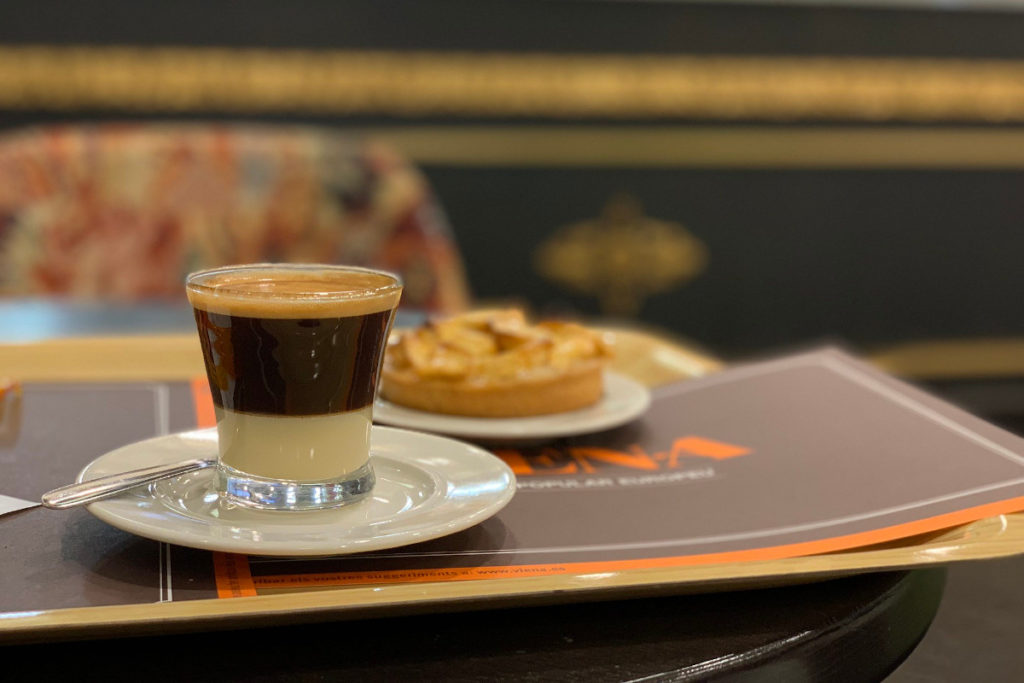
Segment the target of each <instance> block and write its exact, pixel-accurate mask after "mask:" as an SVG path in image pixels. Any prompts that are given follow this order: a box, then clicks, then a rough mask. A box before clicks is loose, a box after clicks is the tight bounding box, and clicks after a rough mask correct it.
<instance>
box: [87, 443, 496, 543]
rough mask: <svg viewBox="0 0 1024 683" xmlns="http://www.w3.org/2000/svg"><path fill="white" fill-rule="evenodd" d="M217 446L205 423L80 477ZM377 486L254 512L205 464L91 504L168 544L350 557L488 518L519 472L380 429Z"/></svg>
mask: <svg viewBox="0 0 1024 683" xmlns="http://www.w3.org/2000/svg"><path fill="white" fill-rule="evenodd" d="M216 452H217V431H216V430H215V429H203V430H197V431H192V432H182V433H180V434H172V435H169V436H160V437H156V438H153V439H147V440H146V441H139V442H137V443H133V444H130V445H127V446H123V447H121V448H118V449H117V450H114V451H111V452H109V453H107V454H106V455H102V456H100V457H99V458H97V459H96V460H94V461H92V462H91V463H90V464H89V465H88V466H87V467H86V468H85V469H84V470H82V472H81V474H79V475H78V480H79V481H84V480H86V479H91V478H94V477H98V476H102V475H105V474H115V473H118V472H123V471H126V470H130V469H135V468H139V467H146V466H150V465H157V464H160V463H165V462H173V461H175V460H184V459H187V458H193V457H201V458H206V457H212V456H213V455H215V454H216ZM371 454H372V458H373V467H374V471H375V472H376V474H377V484H376V486H375V487H374V489H373V493H372V495H371V497H369V498H366V499H364V500H362V501H359V502H358V503H353V504H351V505H347V506H343V507H340V508H334V509H331V510H315V511H303V512H293V511H264V510H252V509H249V508H244V507H240V506H237V505H234V504H232V503H229V502H227V501H225V500H224V499H223V497H221V496H220V495H218V494H217V492H216V490H215V489H214V472H213V471H212V470H199V471H196V472H190V473H188V474H185V475H181V476H179V477H174V478H171V479H165V480H163V481H160V482H156V483H154V484H150V485H149V486H146V487H139V488H136V489H133V490H131V491H129V492H127V493H124V494H122V495H120V496H118V497H116V498H108V499H107V500H102V501H98V502H96V503H92V504H91V505H89V511H90V512H91V513H92V514H94V515H96V517H98V518H100V519H101V520H103V521H104V522H106V523H108V524H110V525H112V526H115V527H117V528H119V529H123V530H125V531H128V532H131V533H133V534H137V535H139V536H144V537H146V538H152V539H155V540H158V541H165V542H167V543H175V544H177V545H184V546H189V547H192V548H202V549H205V550H221V551H225V552H232V553H245V554H249V555H279V556H280V555H343V554H349V553H358V552H365V551H368V550H381V549H384V548H395V547H398V546H403V545H409V544H411V543H419V542H420V541H427V540H430V539H432V538H438V537H441V536H446V535H448V534H451V533H455V532H456V531H461V530H463V529H467V528H469V527H471V526H473V525H475V524H478V523H480V522H482V521H483V520H485V519H487V518H488V517H490V516H492V515H493V514H495V513H496V512H498V511H499V510H500V509H501V508H503V507H505V505H506V504H507V503H508V501H509V500H511V498H512V495H513V494H514V493H515V488H516V479H515V475H514V474H513V473H512V471H511V470H510V469H509V468H508V466H507V465H506V464H505V463H504V462H502V461H501V460H500V459H499V458H497V457H495V456H494V455H492V454H491V453H488V452H487V451H485V450H482V449H480V448H477V447H475V446H471V445H469V444H466V443H462V442H459V441H454V440H452V439H447V438H444V437H440V436H434V435H431V434H422V433H418V432H411V431H406V430H404V429H391V428H388V427H378V426H374V427H373V431H372V433H371Z"/></svg>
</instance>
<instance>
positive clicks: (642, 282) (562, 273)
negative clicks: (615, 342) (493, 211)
mask: <svg viewBox="0 0 1024 683" xmlns="http://www.w3.org/2000/svg"><path fill="white" fill-rule="evenodd" d="M707 260H708V256H707V248H706V247H705V246H704V244H703V243H702V242H701V241H700V240H698V239H697V238H696V237H694V236H693V235H692V234H690V232H689V231H687V230H686V228H684V227H683V226H682V225H680V224H678V223H670V222H667V221H662V220H657V219H655V218H650V217H648V216H645V215H644V212H643V207H642V205H641V204H640V201H639V200H637V199H636V198H635V197H632V196H630V195H628V194H619V195H616V196H614V197H612V198H611V199H610V200H609V201H608V204H607V205H606V206H605V208H604V210H603V211H602V212H601V215H600V216H598V217H597V218H596V219H592V220H586V221H581V222H579V223H573V224H571V225H567V226H565V227H563V228H561V229H559V230H558V231H556V233H555V234H554V235H553V236H552V237H551V238H550V239H548V240H547V241H546V242H544V243H543V244H541V245H540V247H539V248H538V249H537V251H536V253H535V258H534V261H535V266H536V268H537V270H538V272H539V273H540V274H541V275H543V276H544V277H546V278H548V279H549V280H551V281H553V282H556V283H558V284H560V285H562V286H564V287H566V288H568V289H570V290H573V291H576V292H579V293H582V294H586V295H588V296H595V297H597V298H598V300H599V301H600V303H601V308H602V310H603V311H604V312H605V313H606V314H609V315H616V316H635V315H636V314H637V313H639V311H640V307H641V305H642V304H643V301H644V299H645V298H647V297H648V296H650V295H652V294H657V293H659V292H664V291H668V290H670V289H672V288H673V287H676V286H679V285H681V284H683V283H685V282H687V281H689V280H691V279H692V278H694V277H696V276H697V275H699V274H700V273H701V272H702V271H703V270H704V268H705V266H706V264H707Z"/></svg>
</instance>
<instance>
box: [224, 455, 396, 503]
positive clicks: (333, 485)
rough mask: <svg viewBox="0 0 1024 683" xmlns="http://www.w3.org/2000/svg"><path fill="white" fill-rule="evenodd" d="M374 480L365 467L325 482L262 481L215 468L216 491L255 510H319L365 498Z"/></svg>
mask: <svg viewBox="0 0 1024 683" xmlns="http://www.w3.org/2000/svg"><path fill="white" fill-rule="evenodd" d="M375 482H376V477H375V476H374V474H373V467H371V465H370V463H369V462H367V463H366V464H365V465H363V466H362V467H360V468H359V469H357V470H355V471H354V472H349V473H348V474H346V475H345V476H344V477H342V478H339V479H334V480H332V481H326V482H315V483H312V482H302V481H288V480H278V479H265V478H263V477H256V476H253V475H251V474H247V473H245V472H240V471H238V470H236V469H234V468H232V467H228V466H227V465H224V464H218V465H217V488H218V490H219V491H221V492H223V493H224V495H225V496H226V497H227V499H228V500H229V501H231V502H232V503H236V504H238V505H242V506H244V507H248V508H254V509H257V510H322V509H324V508H333V507H338V506H340V505H347V504H349V503H354V502H356V501H358V500H362V499H363V498H365V497H366V496H367V495H368V494H369V493H370V491H372V490H373V485H374V483H375Z"/></svg>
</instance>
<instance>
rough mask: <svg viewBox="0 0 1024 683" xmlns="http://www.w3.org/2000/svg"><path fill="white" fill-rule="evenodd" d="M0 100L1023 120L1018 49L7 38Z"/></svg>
mask: <svg viewBox="0 0 1024 683" xmlns="http://www.w3.org/2000/svg"><path fill="white" fill-rule="evenodd" d="M0 108H7V109H22V110H39V109H44V110H82V109H102V110H127V111H152V110H157V111H166V112H192V111H221V112H263V113H290V112H293V113H304V114H320V115H326V114H330V115H362V114H388V115H398V116H445V115H458V116H468V117H484V118H486V117H545V118H565V119H595V118H597V119H651V118H677V117H681V118H694V119H712V120H739V119H766V120H782V121H786V120H807V119H824V120H847V121H913V122H922V121H952V120H956V121H967V122H971V121H975V122H989V123H991V122H1020V121H1024V61H1000V60H957V59H938V58H929V59H905V58H862V57H849V58H832V57H829V58H826V57H730V56H671V55H668V56H666V55H655V56H643V55H596V54H576V55H555V54H540V53H528V54H524V53H443V52H388V51H353V50H315V51H314V50H270V49H228V48H181V47H153V48H145V47H93V46H80V47H57V46H38V45H37V46H5V47H2V48H0Z"/></svg>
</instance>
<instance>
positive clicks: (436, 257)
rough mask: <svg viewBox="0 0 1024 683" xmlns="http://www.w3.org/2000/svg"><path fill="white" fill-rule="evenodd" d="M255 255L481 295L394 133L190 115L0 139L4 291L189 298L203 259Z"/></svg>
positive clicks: (440, 293) (463, 299)
mask: <svg viewBox="0 0 1024 683" xmlns="http://www.w3.org/2000/svg"><path fill="white" fill-rule="evenodd" d="M251 262H310V263H347V264H352V265H363V266H371V267H377V268H383V269H387V270H390V271H393V272H396V273H398V274H400V275H401V276H402V278H403V279H404V281H405V285H406V288H405V292H404V294H403V299H402V303H403V306H405V307H411V308H418V309H423V310H441V311H456V310H460V309H462V308H464V307H465V306H466V304H467V299H468V291H467V286H466V282H465V276H464V271H463V268H462V263H461V260H460V257H459V255H458V251H457V249H456V247H455V244H454V242H453V240H452V236H451V232H450V230H449V229H448V226H447V223H446V221H445V218H444V216H443V214H442V213H441V211H440V209H439V207H438V206H437V204H436V202H435V201H434V199H433V198H432V196H431V194H430V190H429V187H428V186H427V184H426V182H425V181H424V179H423V177H422V176H421V175H420V174H419V173H418V172H417V171H416V170H415V169H414V168H413V167H411V166H410V165H409V164H408V163H407V162H405V161H404V160H403V159H402V158H401V157H399V156H398V155H396V154H395V153H394V152H393V151H392V150H391V149H390V148H388V147H387V146H386V145H384V144H381V143H379V142H372V141H370V142H366V141H363V142H358V143H357V142H355V141H353V140H351V139H350V138H347V137H345V136H342V135H339V134H336V133H331V132H329V131H324V130H317V129H305V128H273V127H266V128H263V127H236V126H183V125H163V126H154V125H138V126H113V125H99V126H84V127H70V126H69V127H54V128H45V129H31V130H26V131H21V132H16V133H11V134H7V135H6V136H2V137H0V294H6V295H21V296H24V295H61V296H71V297H77V298H104V299H117V300H141V299H154V298H164V299H166V298H181V297H183V296H184V286H183V281H184V276H185V274H187V273H188V272H190V271H193V270H198V269H200V268H206V267H212V266H218V265H225V264H230V263H251Z"/></svg>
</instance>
